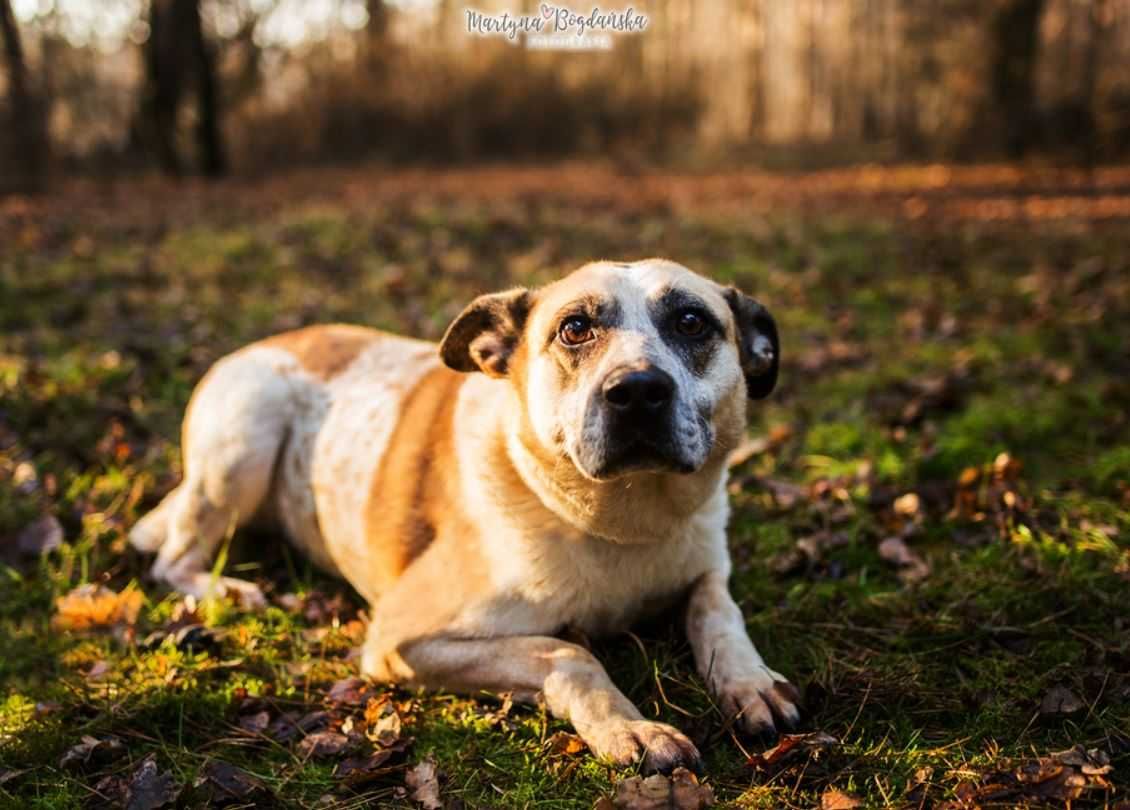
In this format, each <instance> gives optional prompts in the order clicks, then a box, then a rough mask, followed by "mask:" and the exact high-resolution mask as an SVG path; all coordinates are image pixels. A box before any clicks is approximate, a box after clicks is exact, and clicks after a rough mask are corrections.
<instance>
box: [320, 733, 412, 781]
mask: <svg viewBox="0 0 1130 810" xmlns="http://www.w3.org/2000/svg"><path fill="white" fill-rule="evenodd" d="M411 742H412V741H411V739H403V738H401V739H400V740H397V742H396V744H395V745H393V746H392V747H390V748H379V749H377V750H376V751H373V752H372V753H369V754H364V755H361V756H355V757H347V758H345V759H343V760H342V761H341V762H340V763H338V766H337V769H336V770H335V771H334V776H336V777H337V778H338V779H341V780H342V781H343V782H345V783H346V784H347V785H359V784H363V783H365V782H369V781H371V780H373V779H376V778H378V777H380V776H381V775H383V774H385V773H386V772H387V771H388V770H390V768H389V767H385V766H386V763H388V762H389V761H390V760H392V759H393V758H394V757H398V756H399V755H400V754H403V753H404V752H405V751H407V750H408V748H409V746H410V745H411Z"/></svg>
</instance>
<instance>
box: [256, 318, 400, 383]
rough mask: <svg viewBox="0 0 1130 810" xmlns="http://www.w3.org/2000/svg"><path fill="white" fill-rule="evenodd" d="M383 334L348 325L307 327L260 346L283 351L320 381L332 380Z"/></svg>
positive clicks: (269, 339) (266, 341) (268, 339)
mask: <svg viewBox="0 0 1130 810" xmlns="http://www.w3.org/2000/svg"><path fill="white" fill-rule="evenodd" d="M379 337H380V333H378V332H374V331H373V330H371V329H364V328H362V327H359V326H349V325H348V324H331V325H328V326H307V327H306V328H305V329H296V330H294V331H293V332H284V333H283V334H281V335H275V336H274V337H269V338H267V339H266V340H263V341H260V343H259V345H260V346H269V347H272V348H279V349H283V350H284V351H286V352H289V353H290V354H291V355H293V356H294V359H295V360H297V361H298V364H299V365H300V366H302V370H303V371H305V372H306V373H308V374H310V375H312V376H314V377H317V378H318V379H319V380H331V379H333V378H334V377H336V376H337V375H338V374H340V373H341V372H342V371H344V370H345V369H347V368H349V364H350V363H352V362H353V361H354V360H356V359H357V355H359V354H360V353H361V351H362V350H363V349H365V348H367V347H369V346H371V345H372V344H373V342H374V341H375V340H377V339H378V338H379Z"/></svg>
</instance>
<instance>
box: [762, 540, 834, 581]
mask: <svg viewBox="0 0 1130 810" xmlns="http://www.w3.org/2000/svg"><path fill="white" fill-rule="evenodd" d="M849 542H850V538H849V537H848V536H847V535H846V534H845V533H843V532H830V531H826V530H825V531H819V532H816V533H815V534H810V535H808V536H806V537H802V538H800V539H799V540H797V541H796V544H795V545H794V546H793V548H790V549H786V550H785V551H782V552H780V553H779V554H774V555H773V556H772V557H770V558H769V560H768V562H767V565H768V566H769V570H770V571H772V572H773V573H774V574H777V575H779V576H786V575H788V574H795V573H797V572H798V571H800V570H802V569H805V568H807V569H808V570H809V571H812V570H813V569H814V568H815V567H816V566H818V565H819V564H820V563H821V562H822V561H823V560H824V556H825V553H826V552H828V551H832V550H833V549H837V548H841V547H842V546H846V545H847V544H848V543H849Z"/></svg>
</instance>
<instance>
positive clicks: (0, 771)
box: [0, 768, 27, 785]
mask: <svg viewBox="0 0 1130 810" xmlns="http://www.w3.org/2000/svg"><path fill="white" fill-rule="evenodd" d="M25 773H27V769H26V768H24V769H23V770H17V769H15V768H0V785H3V784H5V783H7V782H11V781H12V780H14V779H19V778H20V777H21V776H23V775H24V774H25Z"/></svg>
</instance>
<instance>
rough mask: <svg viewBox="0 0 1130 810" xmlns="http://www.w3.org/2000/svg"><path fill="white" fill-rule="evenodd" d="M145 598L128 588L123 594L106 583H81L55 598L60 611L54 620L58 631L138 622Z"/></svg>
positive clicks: (53, 623) (53, 622)
mask: <svg viewBox="0 0 1130 810" xmlns="http://www.w3.org/2000/svg"><path fill="white" fill-rule="evenodd" d="M143 599H144V597H143V596H142V594H141V592H140V591H137V590H134V589H132V588H127V589H126V590H124V591H122V592H121V593H115V592H114V591H112V590H110V589H109V588H106V587H104V586H102V585H80V586H79V587H77V588H75V589H74V590H73V591H71V592H70V593H68V594H66V595H65V596H60V597H59V598H58V599H56V600H55V609H56V614H55V616H54V617H53V618H52V620H51V624H52V626H53V627H54V628H55V629H57V630H91V629H94V628H101V627H113V626H114V625H121V624H126V625H132V624H134V623H135V622H136V621H137V614H138V612H140V610H141V603H142V601H143Z"/></svg>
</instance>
